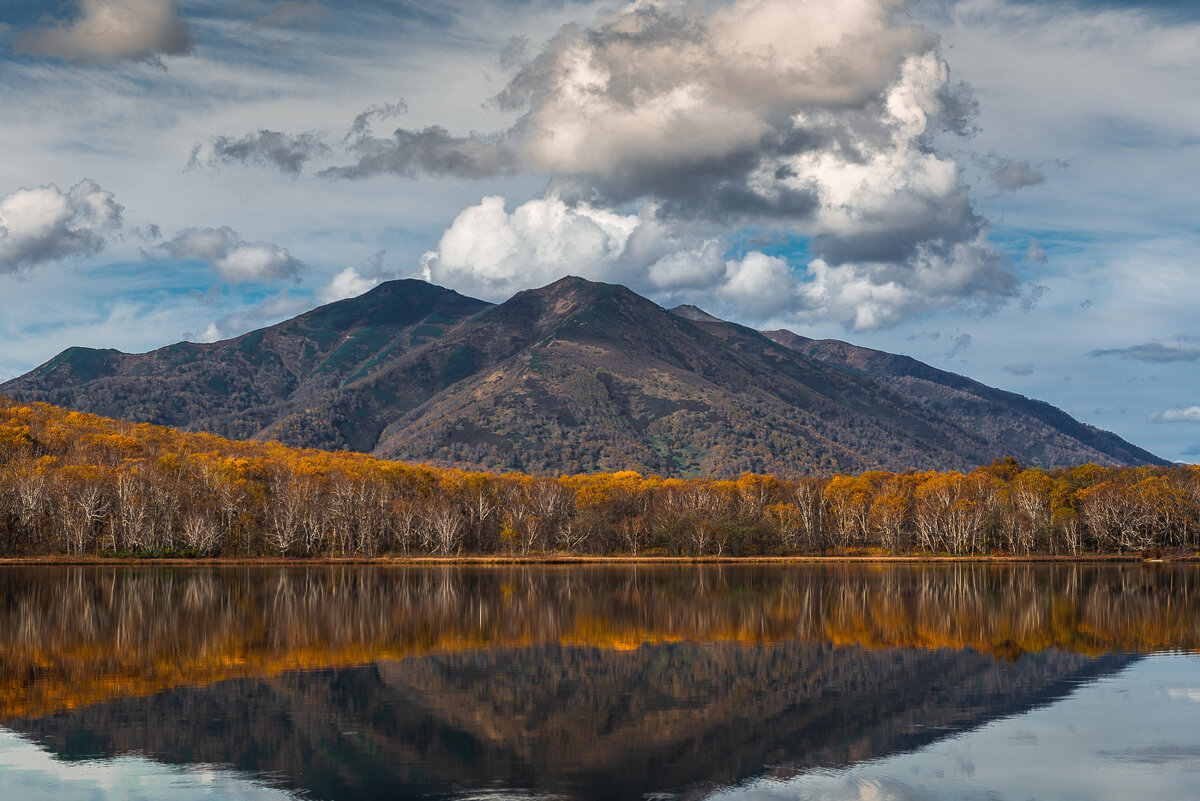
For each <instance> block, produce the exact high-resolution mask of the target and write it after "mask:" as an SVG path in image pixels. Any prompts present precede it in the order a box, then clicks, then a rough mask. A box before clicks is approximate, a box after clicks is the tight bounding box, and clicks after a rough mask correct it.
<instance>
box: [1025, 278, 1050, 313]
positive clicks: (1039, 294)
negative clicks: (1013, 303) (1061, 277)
mask: <svg viewBox="0 0 1200 801" xmlns="http://www.w3.org/2000/svg"><path fill="white" fill-rule="evenodd" d="M1049 291H1050V288H1049V287H1047V286H1046V285H1045V284H1031V285H1029V288H1028V289H1026V290H1025V294H1024V295H1023V296H1022V297H1021V311H1024V312H1031V311H1033V310H1034V309H1036V308H1037V305H1038V303H1039V302H1041V300H1042V298H1043V297H1044V296H1045V295H1046V293H1047V292H1049Z"/></svg>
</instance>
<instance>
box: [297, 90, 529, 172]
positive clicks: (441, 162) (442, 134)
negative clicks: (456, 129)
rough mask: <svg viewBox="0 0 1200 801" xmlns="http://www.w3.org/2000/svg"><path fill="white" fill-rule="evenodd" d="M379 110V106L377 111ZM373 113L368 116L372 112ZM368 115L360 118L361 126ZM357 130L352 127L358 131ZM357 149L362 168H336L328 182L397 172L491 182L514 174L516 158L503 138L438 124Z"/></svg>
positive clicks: (361, 143) (360, 143) (363, 140)
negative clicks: (453, 131)
mask: <svg viewBox="0 0 1200 801" xmlns="http://www.w3.org/2000/svg"><path fill="white" fill-rule="evenodd" d="M373 108H374V107H373ZM371 111H372V109H368V110H367V111H366V112H364V114H370V113H371ZM362 119H363V114H360V115H359V116H358V117H357V118H355V127H358V126H359V120H362ZM353 130H354V128H352V129H351V131H353ZM351 150H352V151H353V152H355V153H357V154H358V156H359V160H358V163H357V164H354V165H351V166H348V167H330V168H328V169H325V170H322V171H321V173H320V175H322V176H323V177H326V178H369V177H371V176H374V175H380V174H383V173H391V174H394V175H402V176H406V177H413V176H416V175H418V174H422V173H424V174H426V175H434V176H455V177H460V178H487V177H491V176H496V175H504V174H506V173H510V172H513V170H514V164H513V158H512V154H511V153H510V152H509V151H508V150H507V148H506V147H505V145H504V142H503V138H502V137H499V136H486V135H483V134H476V133H472V134H470V135H468V136H454V135H452V134H451V133H450V132H449V131H447V130H446V129H445V128H442V127H441V126H438V125H433V126H430V127H428V128H425V129H423V130H420V131H409V130H405V129H403V128H400V129H397V130H396V132H395V133H394V134H392V137H391V138H390V139H379V138H376V137H372V136H363V137H360V138H358V139H356V140H355V141H354V143H353V144H352V145H351Z"/></svg>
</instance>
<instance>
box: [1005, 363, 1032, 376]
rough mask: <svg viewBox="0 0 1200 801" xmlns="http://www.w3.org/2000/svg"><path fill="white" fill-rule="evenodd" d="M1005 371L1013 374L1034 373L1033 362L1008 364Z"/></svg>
mask: <svg viewBox="0 0 1200 801" xmlns="http://www.w3.org/2000/svg"><path fill="white" fill-rule="evenodd" d="M1004 372H1006V373H1012V374H1013V375H1032V374H1033V362H1025V363H1024V364H1006V365H1004Z"/></svg>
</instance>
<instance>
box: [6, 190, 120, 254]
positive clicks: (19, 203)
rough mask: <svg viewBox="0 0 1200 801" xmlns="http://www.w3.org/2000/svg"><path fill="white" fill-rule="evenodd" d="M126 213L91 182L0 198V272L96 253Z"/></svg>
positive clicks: (24, 192)
mask: <svg viewBox="0 0 1200 801" xmlns="http://www.w3.org/2000/svg"><path fill="white" fill-rule="evenodd" d="M123 211H124V209H123V208H122V207H121V205H120V204H119V203H117V202H116V199H115V198H114V196H113V194H112V193H111V192H106V191H105V190H103V189H101V188H100V186H99V185H98V184H96V183H95V182H94V181H89V180H84V181H80V182H79V183H78V184H76V185H75V186H73V187H71V188H70V189H69V190H68V191H66V192H63V191H62V190H60V189H59V188H58V187H57V186H54V185H53V184H51V185H49V186H39V187H35V188H32V189H18V190H17V191H16V192H13V193H12V194H10V195H5V196H4V197H3V198H0V273H6V272H7V273H12V272H17V271H18V270H21V269H23V268H29V267H34V266H37V265H39V264H43V263H45V262H50V261H57V260H58V259H64V258H67V257H69V256H87V255H91V254H94V253H98V252H99V251H101V250H103V248H104V246H105V236H106V235H107V234H109V233H111V232H112V231H115V230H116V229H118V228H120V227H121V214H122V212H123Z"/></svg>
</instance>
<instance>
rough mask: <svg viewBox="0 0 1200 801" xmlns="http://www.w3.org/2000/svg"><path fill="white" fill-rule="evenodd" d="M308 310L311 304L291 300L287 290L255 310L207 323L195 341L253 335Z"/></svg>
mask: <svg viewBox="0 0 1200 801" xmlns="http://www.w3.org/2000/svg"><path fill="white" fill-rule="evenodd" d="M311 307H312V303H310V302H309V301H307V300H305V299H304V298H296V297H292V296H291V295H290V294H289V293H288V291H287V290H286V289H283V290H280V291H279V293H278V294H275V295H271V296H269V297H267V298H265V299H263V300H262V301H261V302H260V303H258V304H257V305H255V306H252V307H250V308H248V309H243V310H241V311H237V312H234V313H232V314H227V315H225V316H224V317H222V318H221V319H219V320H217V321H215V322H212V323H209V324H208V327H207V328H205V329H204V331H202V332H201V333H199V334H197V335H196V337H195V341H197V342H216V341H218V340H222V339H229V338H231V337H236V336H240V335H241V334H244V333H246V332H247V331H254V330H256V329H259V328H264V327H266V326H269V325H274V324H275V323H278V322H282V321H283V320H287V319H290V318H292V317H295V316H296V315H297V314H300V313H301V312H304V311H307V310H308V309H310V308H311Z"/></svg>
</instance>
